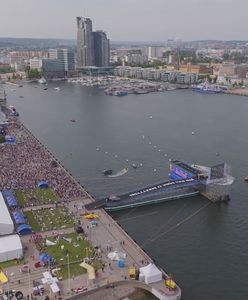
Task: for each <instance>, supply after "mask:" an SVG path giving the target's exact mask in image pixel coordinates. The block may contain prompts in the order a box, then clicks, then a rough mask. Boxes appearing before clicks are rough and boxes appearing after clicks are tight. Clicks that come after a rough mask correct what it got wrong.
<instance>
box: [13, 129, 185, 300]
mask: <svg viewBox="0 0 248 300" xmlns="http://www.w3.org/2000/svg"><path fill="white" fill-rule="evenodd" d="M10 133H12V134H14V135H16V136H17V139H18V138H19V137H22V136H29V137H30V138H31V139H32V142H33V143H35V144H36V143H37V145H39V146H42V149H43V150H44V151H46V152H47V153H48V154H49V156H50V160H51V161H52V160H56V162H57V163H58V165H59V167H60V169H61V170H62V172H63V173H64V174H65V175H66V178H70V180H72V181H73V184H74V185H73V186H75V187H76V188H78V189H80V191H81V193H80V195H82V196H80V197H78V198H76V199H75V198H73V199H65V201H64V202H63V205H65V206H66V207H67V208H68V210H69V212H70V213H71V214H72V215H74V217H75V221H77V220H81V223H82V227H83V229H84V231H85V233H86V234H87V238H88V240H89V242H90V243H91V244H92V245H93V246H95V247H96V246H97V248H98V249H99V250H100V253H101V260H102V261H103V262H104V264H105V267H104V268H103V269H100V270H98V272H97V273H98V274H97V278H96V280H95V281H94V282H93V281H89V280H88V279H86V275H82V276H80V277H79V278H75V280H74V279H73V280H72V279H71V280H69V281H68V280H64V281H62V282H60V286H61V291H62V294H61V296H62V297H63V298H75V299H76V298H78V299H79V298H80V299H82V298H86V297H89V298H88V299H91V298H90V297H91V295H93V294H94V293H96V292H99V290H105V289H107V288H108V287H113V288H114V287H120V286H123V287H124V286H125V287H130V290H133V289H134V288H141V289H144V290H147V291H149V292H151V293H152V294H153V295H155V296H156V297H157V298H158V299H161V300H179V299H180V298H181V289H180V287H179V286H176V288H175V289H173V290H170V289H169V288H167V287H166V285H165V279H166V277H167V275H166V273H165V272H164V271H162V270H161V271H162V273H163V279H162V280H161V281H159V282H155V283H151V284H145V283H144V282H141V281H139V280H134V279H133V280H130V279H129V272H128V271H129V267H131V266H135V268H136V269H137V270H138V269H139V268H140V267H144V266H146V265H147V264H149V263H151V262H153V261H152V259H151V258H150V257H149V255H148V254H147V253H146V252H145V251H144V250H143V249H141V247H139V245H137V244H136V242H135V241H134V240H133V239H132V238H131V237H130V236H129V235H128V233H127V232H125V231H124V230H123V229H122V228H121V227H120V226H119V224H117V222H116V221H115V220H113V219H112V217H111V216H110V215H109V214H108V213H107V212H106V211H105V210H104V209H96V210H94V213H96V214H98V215H99V218H98V225H97V226H95V227H94V228H91V227H90V226H89V222H88V221H87V220H85V219H84V218H83V217H82V210H79V209H78V207H85V205H87V204H89V203H92V202H93V201H94V199H93V198H92V196H91V195H90V194H89V193H88V192H87V191H86V190H85V189H84V188H83V187H82V186H81V185H80V183H79V182H78V181H76V179H74V178H73V176H72V175H71V174H70V173H69V172H68V171H67V170H66V169H65V168H64V167H63V166H62V164H61V163H60V162H59V161H58V160H57V159H56V158H55V157H54V156H53V154H52V153H51V152H50V151H49V150H48V149H47V148H46V147H45V146H44V145H42V144H41V143H40V142H39V140H38V139H37V138H35V137H34V136H33V134H32V133H31V132H30V131H29V130H28V129H27V128H26V127H25V126H23V125H22V124H20V127H19V128H17V127H15V128H13V129H11V128H10ZM13 147H18V143H17V144H16V145H13ZM37 171H38V170H37ZM14 184H15V182H14V181H13V185H14ZM51 187H52V188H53V186H51ZM10 188H16V187H15V186H10ZM44 207H45V206H44ZM51 208H52V206H51ZM70 230H71V231H73V228H71V229H67V231H68V232H69V231H70ZM63 231H64V232H65V230H63ZM42 234H45V235H47V236H49V234H50V233H49V232H44V233H42ZM28 239H29V237H28V236H27V237H23V243H24V245H29V244H28V242H29V241H28ZM30 248H31V247H28V250H27V251H28V252H27V253H26V256H27V257H28V258H27V259H25V261H26V262H27V263H30V264H31V265H33V262H32V259H30V257H31V256H33V255H34V251H35V250H34V249H30ZM115 250H117V251H119V252H123V253H126V259H125V266H124V267H123V268H120V267H118V266H117V263H116V262H114V261H111V260H110V259H109V258H108V257H107V254H108V253H109V252H110V251H115ZM36 252H37V251H36ZM35 255H37V253H35ZM158 267H159V266H158ZM18 269H19V267H16V266H15V267H13V268H10V271H8V272H13V273H15V274H17V273H18V271H19V270H18ZM42 272H44V269H43V268H42V269H39V270H33V269H32V272H31V273H30V275H28V276H27V278H26V277H25V278H23V279H22V278H21V281H23V282H22V285H21V286H20V285H19V284H18V283H17V282H16V280H15V282H9V284H8V289H16V288H17V287H19V288H21V289H22V290H23V292H24V294H25V295H27V294H29V293H30V281H31V282H32V280H35V279H39V278H41V274H42ZM9 274H10V273H9ZM29 276H30V277H29ZM15 277H16V279H17V278H19V277H18V275H15ZM82 285H87V287H88V291H87V292H83V293H80V294H78V295H76V296H74V295H73V293H72V292H71V290H68V286H70V287H71V288H72V289H73V288H74V289H75V288H76V287H79V286H82ZM117 292H118V291H117ZM53 297H54V296H53ZM54 299H55V298H54Z"/></svg>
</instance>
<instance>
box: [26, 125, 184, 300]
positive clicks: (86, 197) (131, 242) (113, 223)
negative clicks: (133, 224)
mask: <svg viewBox="0 0 248 300" xmlns="http://www.w3.org/2000/svg"><path fill="white" fill-rule="evenodd" d="M20 124H21V126H22V128H23V130H25V131H26V133H27V134H29V135H30V136H32V137H33V138H34V139H35V140H36V141H37V142H38V143H39V144H40V146H41V147H43V148H44V149H45V150H46V151H47V152H48V153H49V155H50V156H51V157H52V158H53V160H55V161H56V162H57V163H58V165H59V166H60V167H61V168H62V169H63V170H64V172H65V173H67V175H68V176H70V177H71V179H72V180H73V181H74V182H75V183H76V184H77V186H78V187H79V188H80V189H81V191H82V192H83V195H84V197H83V199H82V201H83V203H84V204H86V202H88V203H91V202H93V201H94V198H93V197H92V196H91V195H90V193H89V192H88V191H87V190H85V189H84V187H83V186H82V185H81V184H80V182H79V181H77V180H76V179H75V178H74V177H73V176H72V174H71V173H70V172H69V171H68V170H66V168H65V167H64V166H63V165H62V163H61V162H60V161H59V160H58V159H57V158H56V157H55V156H54V155H53V154H52V153H51V152H50V150H49V149H47V147H46V146H45V145H44V144H42V143H41V142H40V141H39V140H38V139H37V138H36V137H35V136H34V134H33V133H32V132H31V131H30V130H29V129H28V128H27V127H26V126H25V125H23V124H22V123H20ZM80 198H81V197H80ZM72 200H73V199H72ZM88 203H87V204H88ZM99 211H100V212H101V215H102V216H103V217H104V218H105V219H106V220H107V221H108V222H109V224H111V227H113V228H116V230H117V231H118V232H119V236H120V237H121V238H122V239H123V240H125V241H126V242H125V243H126V244H127V245H130V247H131V248H133V249H136V251H137V253H139V255H140V256H141V257H142V258H143V259H144V260H145V261H147V263H151V262H153V259H152V258H151V257H149V255H148V254H147V253H146V252H145V251H144V250H143V249H142V248H141V247H140V246H139V245H138V244H137V243H136V241H135V240H133V239H132V238H131V237H130V236H129V235H128V233H127V232H126V231H125V230H124V229H123V228H122V227H121V226H120V225H119V224H118V223H117V222H116V221H115V220H114V219H113V218H112V217H111V216H110V215H109V214H108V213H107V212H106V211H105V210H104V209H100V210H99ZM129 255H131V254H129ZM130 257H131V258H132V259H133V261H135V262H136V264H137V266H140V264H139V262H138V261H137V260H136V259H135V258H134V257H132V255H131V256H130ZM161 271H162V273H163V275H164V277H165V276H167V274H166V273H165V272H164V271H163V270H162V269H161ZM110 283H111V284H114V285H116V284H117V285H119V286H120V285H128V284H129V285H132V287H139V288H142V289H145V290H147V291H149V292H152V293H157V292H158V293H159V291H161V292H162V290H163V289H165V285H164V284H163V283H162V282H161V283H160V285H159V287H155V288H153V287H152V285H147V284H145V283H142V282H139V281H137V280H131V281H130V280H125V281H122V280H120V279H118V278H116V279H115V280H114V281H112V282H111V281H110ZM99 288H106V286H105V285H103V286H100V287H97V288H94V289H92V290H90V291H88V292H87V293H89V295H90V294H91V293H94V292H96V291H98V290H99ZM167 292H168V291H166V293H167ZM84 295H86V294H85V293H84ZM80 296H81V298H82V295H80ZM180 297H181V290H180V288H179V287H177V291H176V293H172V294H171V293H169V295H167V294H164V296H163V297H162V298H159V299H163V300H167V299H169V300H177V299H180ZM70 298H71V297H70ZM72 298H73V299H74V298H75V299H78V298H77V296H73V297H72Z"/></svg>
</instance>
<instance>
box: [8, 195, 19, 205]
mask: <svg viewBox="0 0 248 300" xmlns="http://www.w3.org/2000/svg"><path fill="white" fill-rule="evenodd" d="M6 200H7V203H8V206H9V207H15V206H18V203H17V201H16V198H15V197H14V196H6Z"/></svg>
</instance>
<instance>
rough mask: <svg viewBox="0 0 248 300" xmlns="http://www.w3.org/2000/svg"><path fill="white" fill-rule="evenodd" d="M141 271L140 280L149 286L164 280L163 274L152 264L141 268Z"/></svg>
mask: <svg viewBox="0 0 248 300" xmlns="http://www.w3.org/2000/svg"><path fill="white" fill-rule="evenodd" d="M139 271H140V273H139V279H140V280H141V281H144V282H145V283H147V284H149V283H152V282H158V281H161V280H162V272H161V271H160V270H159V269H158V268H157V267H156V266H155V265H154V264H152V263H151V264H149V265H147V266H145V267H142V268H140V269H139Z"/></svg>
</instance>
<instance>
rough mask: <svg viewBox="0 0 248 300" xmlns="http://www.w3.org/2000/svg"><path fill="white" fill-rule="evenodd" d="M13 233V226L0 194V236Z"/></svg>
mask: <svg viewBox="0 0 248 300" xmlns="http://www.w3.org/2000/svg"><path fill="white" fill-rule="evenodd" d="M13 231H14V224H13V221H12V219H11V216H10V213H9V210H8V208H7V206H6V204H5V201H4V198H3V195H2V193H0V235H4V234H11V233H13Z"/></svg>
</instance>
